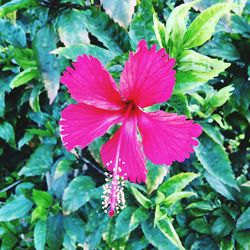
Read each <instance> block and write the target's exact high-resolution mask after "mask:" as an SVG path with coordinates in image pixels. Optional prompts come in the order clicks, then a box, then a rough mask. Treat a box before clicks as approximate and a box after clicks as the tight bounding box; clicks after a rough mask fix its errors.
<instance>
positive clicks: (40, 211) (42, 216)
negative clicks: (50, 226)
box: [31, 207, 48, 222]
mask: <svg viewBox="0 0 250 250" xmlns="http://www.w3.org/2000/svg"><path fill="white" fill-rule="evenodd" d="M47 216H48V210H47V209H46V208H44V207H36V208H35V209H34V210H33V212H32V214H31V222H33V221H35V220H37V219H39V220H43V221H46V220H47Z"/></svg>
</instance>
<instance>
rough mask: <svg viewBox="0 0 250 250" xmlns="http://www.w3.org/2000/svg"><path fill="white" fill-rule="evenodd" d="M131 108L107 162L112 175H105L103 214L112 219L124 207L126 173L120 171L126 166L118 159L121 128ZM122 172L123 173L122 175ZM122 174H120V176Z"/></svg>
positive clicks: (129, 108)
mask: <svg viewBox="0 0 250 250" xmlns="http://www.w3.org/2000/svg"><path fill="white" fill-rule="evenodd" d="M132 107H133V104H132V103H130V104H129V105H128V107H127V110H126V113H125V115H124V119H123V124H122V127H121V131H120V136H119V139H118V145H117V151H116V155H115V159H114V164H113V161H112V160H110V161H109V162H107V163H106V164H107V167H110V165H111V166H114V167H113V171H112V173H106V181H107V183H106V184H105V185H104V186H103V188H104V193H103V198H104V200H103V202H102V204H103V209H104V211H105V212H107V213H108V215H109V217H113V216H114V215H115V213H119V210H121V209H123V208H124V207H125V197H124V192H123V189H124V176H126V173H124V171H122V167H123V165H124V164H126V163H125V162H124V161H122V159H121V158H120V149H121V143H122V135H123V131H122V130H123V128H124V126H125V123H126V121H127V119H128V116H129V113H130V111H131V109H132ZM122 172H123V173H122ZM121 173H122V174H121Z"/></svg>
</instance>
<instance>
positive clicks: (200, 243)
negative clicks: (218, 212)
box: [191, 237, 218, 250]
mask: <svg viewBox="0 0 250 250" xmlns="http://www.w3.org/2000/svg"><path fill="white" fill-rule="evenodd" d="M201 249H206V250H218V245H217V244H216V243H215V242H214V241H213V240H212V239H211V238H210V237H206V238H204V237H201V238H199V239H198V240H196V241H195V242H193V244H192V247H191V250H201Z"/></svg>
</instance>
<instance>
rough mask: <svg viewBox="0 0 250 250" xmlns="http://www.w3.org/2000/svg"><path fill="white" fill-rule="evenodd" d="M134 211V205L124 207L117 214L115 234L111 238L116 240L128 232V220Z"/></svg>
mask: <svg viewBox="0 0 250 250" xmlns="http://www.w3.org/2000/svg"><path fill="white" fill-rule="evenodd" d="M134 211H135V208H134V207H126V208H125V209H123V210H122V211H121V213H120V214H119V215H118V217H117V219H116V223H115V235H114V238H113V240H117V239H119V238H122V237H124V236H127V235H128V234H129V232H130V230H129V225H130V220H131V217H132V214H133V213H134Z"/></svg>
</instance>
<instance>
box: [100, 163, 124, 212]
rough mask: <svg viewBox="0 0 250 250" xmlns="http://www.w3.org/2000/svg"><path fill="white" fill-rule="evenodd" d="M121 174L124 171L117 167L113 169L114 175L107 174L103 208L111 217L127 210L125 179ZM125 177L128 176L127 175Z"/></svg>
mask: <svg viewBox="0 0 250 250" xmlns="http://www.w3.org/2000/svg"><path fill="white" fill-rule="evenodd" d="M109 163H110V162H109ZM111 163H112V162H111ZM121 172H122V169H121V168H120V167H117V168H116V169H115V168H114V169H113V173H105V175H106V181H107V183H106V184H105V185H104V186H103V189H104V192H103V202H102V204H103V207H102V208H103V209H104V211H105V212H106V213H108V215H109V216H110V217H113V216H114V215H115V213H119V212H120V210H122V209H123V208H125V202H126V201H125V197H124V192H123V189H124V177H123V176H121ZM123 175H124V176H126V174H123Z"/></svg>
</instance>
